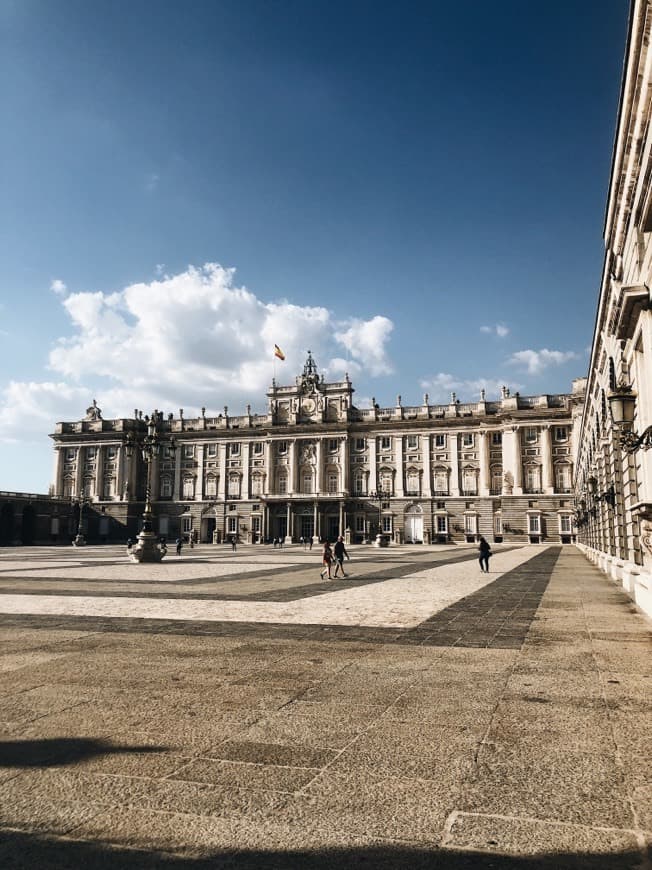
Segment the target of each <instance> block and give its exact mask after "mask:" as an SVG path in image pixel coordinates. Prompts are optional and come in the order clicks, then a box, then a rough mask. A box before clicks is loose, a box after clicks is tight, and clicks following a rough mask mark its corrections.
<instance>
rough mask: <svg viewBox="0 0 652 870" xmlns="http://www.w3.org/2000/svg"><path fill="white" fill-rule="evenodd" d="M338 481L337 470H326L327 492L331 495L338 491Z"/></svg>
mask: <svg viewBox="0 0 652 870" xmlns="http://www.w3.org/2000/svg"><path fill="white" fill-rule="evenodd" d="M339 481H340V476H339V474H338V473H337V471H332V470H331V471H329V472H328V481H327V485H328V492H329V493H330V494H331V495H334V494H335V493H336V492H338V491H339Z"/></svg>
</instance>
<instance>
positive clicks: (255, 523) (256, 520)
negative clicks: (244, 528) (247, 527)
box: [251, 517, 260, 534]
mask: <svg viewBox="0 0 652 870" xmlns="http://www.w3.org/2000/svg"><path fill="white" fill-rule="evenodd" d="M251 531H252V532H256V534H258V533H259V532H260V517H252V518H251Z"/></svg>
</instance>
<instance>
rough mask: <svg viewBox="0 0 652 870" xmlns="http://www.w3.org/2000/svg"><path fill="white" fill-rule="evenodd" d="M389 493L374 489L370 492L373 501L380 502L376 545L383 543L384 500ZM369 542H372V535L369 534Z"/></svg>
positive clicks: (379, 545)
mask: <svg viewBox="0 0 652 870" xmlns="http://www.w3.org/2000/svg"><path fill="white" fill-rule="evenodd" d="M387 496H388V494H387V493H386V492H385V490H383V489H381V490H378V491H376V490H373V491H372V492H370V493H369V498H370V499H371V500H372V501H377V502H378V531H377V533H376V540H375V541H374V542H373V544H374V546H375V547H382V545H383V501H384V500H385V499H386V498H387ZM369 543H371V535H369Z"/></svg>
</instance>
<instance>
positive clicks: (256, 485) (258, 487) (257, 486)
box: [251, 474, 263, 495]
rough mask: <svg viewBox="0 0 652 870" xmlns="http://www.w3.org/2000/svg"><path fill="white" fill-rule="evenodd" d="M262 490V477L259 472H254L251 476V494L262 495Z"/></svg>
mask: <svg viewBox="0 0 652 870" xmlns="http://www.w3.org/2000/svg"><path fill="white" fill-rule="evenodd" d="M262 492H263V478H262V476H261V475H260V474H254V476H253V477H252V478H251V494H252V495H262Z"/></svg>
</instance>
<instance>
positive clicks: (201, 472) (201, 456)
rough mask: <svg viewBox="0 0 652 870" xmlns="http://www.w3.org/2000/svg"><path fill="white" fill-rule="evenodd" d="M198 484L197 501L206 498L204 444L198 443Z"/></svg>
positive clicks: (196, 488) (196, 490)
mask: <svg viewBox="0 0 652 870" xmlns="http://www.w3.org/2000/svg"><path fill="white" fill-rule="evenodd" d="M196 459H197V486H196V487H195V498H196V499H197V501H203V500H204V445H203V444H198V445H197V455H196Z"/></svg>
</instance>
